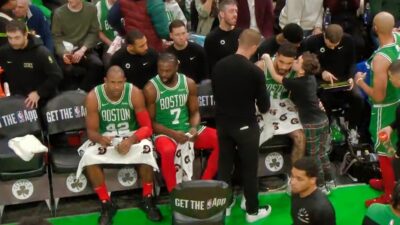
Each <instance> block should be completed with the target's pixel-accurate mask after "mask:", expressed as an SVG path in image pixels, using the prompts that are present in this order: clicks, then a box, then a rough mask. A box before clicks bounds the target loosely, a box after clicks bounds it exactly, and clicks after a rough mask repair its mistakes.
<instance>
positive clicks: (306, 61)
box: [292, 52, 321, 75]
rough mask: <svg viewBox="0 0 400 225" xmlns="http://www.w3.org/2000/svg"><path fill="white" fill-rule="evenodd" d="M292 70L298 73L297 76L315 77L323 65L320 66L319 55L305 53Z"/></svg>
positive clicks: (295, 62)
mask: <svg viewBox="0 0 400 225" xmlns="http://www.w3.org/2000/svg"><path fill="white" fill-rule="evenodd" d="M292 69H293V70H294V71H296V72H297V74H301V73H302V74H304V75H315V74H317V73H318V72H319V71H320V69H321V65H320V64H319V60H318V57H317V55H315V54H314V53H310V52H304V53H303V54H302V55H301V56H300V57H298V58H297V59H296V60H295V61H294V63H293V66H292Z"/></svg>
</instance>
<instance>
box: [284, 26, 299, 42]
mask: <svg viewBox="0 0 400 225" xmlns="http://www.w3.org/2000/svg"><path fill="white" fill-rule="evenodd" d="M282 34H283V37H284V38H285V39H286V40H288V41H289V42H290V43H293V44H298V43H300V42H301V41H302V40H303V37H304V33H303V28H301V27H300V26H299V25H298V24H296V23H289V24H287V25H286V26H285V27H283V30H282Z"/></svg>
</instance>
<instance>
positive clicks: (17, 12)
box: [13, 0, 29, 19]
mask: <svg viewBox="0 0 400 225" xmlns="http://www.w3.org/2000/svg"><path fill="white" fill-rule="evenodd" d="M28 10H29V0H17V6H16V7H15V9H14V10H13V13H14V16H15V17H16V18H18V19H23V18H26V16H27V15H28Z"/></svg>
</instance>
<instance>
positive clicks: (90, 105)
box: [85, 90, 112, 147]
mask: <svg viewBox="0 0 400 225" xmlns="http://www.w3.org/2000/svg"><path fill="white" fill-rule="evenodd" d="M85 105H86V111H87V115H86V130H87V135H88V138H89V140H91V141H93V142H96V143H99V144H101V145H102V146H103V147H106V146H110V145H111V140H112V137H106V136H103V135H101V134H100V133H99V123H100V118H99V113H98V104H97V97H96V94H95V93H94V91H93V90H92V91H90V92H89V94H88V95H87V96H86V102H85Z"/></svg>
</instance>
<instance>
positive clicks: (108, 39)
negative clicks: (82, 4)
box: [96, 0, 118, 68]
mask: <svg viewBox="0 0 400 225" xmlns="http://www.w3.org/2000/svg"><path fill="white" fill-rule="evenodd" d="M116 1H117V0H100V1H98V2H97V3H96V8H97V19H98V20H99V25H100V31H99V38H100V40H101V42H103V44H104V46H103V55H102V59H103V63H104V65H105V67H106V68H107V67H108V66H109V65H110V60H111V54H108V53H107V50H108V48H109V47H110V45H111V43H112V42H113V41H114V39H115V37H116V36H117V35H118V33H117V32H116V31H115V30H114V29H113V28H112V27H111V26H110V24H109V23H108V20H107V17H108V12H109V10H110V9H111V7H112V6H113V5H114V3H115V2H116Z"/></svg>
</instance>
